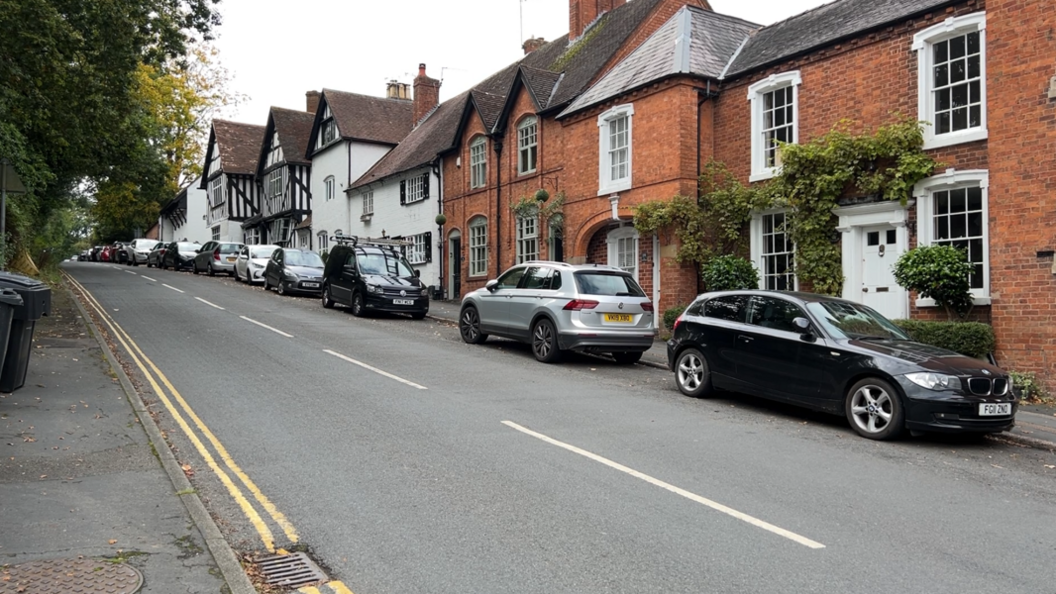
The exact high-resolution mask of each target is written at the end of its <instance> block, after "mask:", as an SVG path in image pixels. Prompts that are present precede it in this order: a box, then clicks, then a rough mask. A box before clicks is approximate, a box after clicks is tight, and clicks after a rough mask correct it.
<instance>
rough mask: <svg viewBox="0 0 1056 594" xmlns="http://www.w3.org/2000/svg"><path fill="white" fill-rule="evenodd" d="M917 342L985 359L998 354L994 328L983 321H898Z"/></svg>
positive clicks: (896, 322) (900, 326) (899, 325)
mask: <svg viewBox="0 0 1056 594" xmlns="http://www.w3.org/2000/svg"><path fill="white" fill-rule="evenodd" d="M894 322H895V324H896V325H897V326H898V327H899V328H901V329H903V330H905V331H906V334H909V337H910V338H912V339H913V340H915V341H917V342H923V343H924V344H930V345H932V346H937V347H940V348H944V349H948V350H951V351H953V352H955V353H960V354H962V355H965V356H968V357H975V358H976V359H985V358H987V356H989V355H990V353H992V352H994V349H995V347H996V345H997V340H996V339H995V338H994V329H993V327H992V326H990V325H989V324H983V323H981V322H928V321H924V320H894Z"/></svg>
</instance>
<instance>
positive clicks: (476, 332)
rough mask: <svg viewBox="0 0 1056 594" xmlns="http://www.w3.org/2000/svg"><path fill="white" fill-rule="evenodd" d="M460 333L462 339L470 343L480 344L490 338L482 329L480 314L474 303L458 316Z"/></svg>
mask: <svg viewBox="0 0 1056 594" xmlns="http://www.w3.org/2000/svg"><path fill="white" fill-rule="evenodd" d="M458 333H459V334H461V335H462V340H463V341H464V342H467V343H469V344H480V343H482V342H484V341H485V340H487V339H488V335H487V334H484V333H482V332H481V331H480V314H478V313H477V308H475V307H473V306H472V305H471V306H469V307H467V308H465V309H463V310H462V315H460V316H458Z"/></svg>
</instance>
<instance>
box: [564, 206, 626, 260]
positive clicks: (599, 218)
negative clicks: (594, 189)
mask: <svg viewBox="0 0 1056 594" xmlns="http://www.w3.org/2000/svg"><path fill="white" fill-rule="evenodd" d="M628 220H629V219H623V218H621V219H620V221H621V222H627V221H628ZM616 223H617V221H616V220H615V219H613V218H612V212H611V211H605V212H602V213H598V214H596V215H594V216H592V217H590V218H589V219H587V220H586V221H584V222H583V225H582V226H581V227H580V229H579V231H577V232H576V236H575V239H574V240H573V242H572V246H573V249H572V253H571V254H569V255H566V257H565V259H566V260H568V261H572V259H573V258H582V259H583V260H582V261H584V262H585V261H586V258H587V256H588V254H587V251H588V249H589V248H590V241H591V240H592V239H594V236H595V235H597V233H598V231H601V230H602V229H605V228H607V227H611V226H614V225H615V224H616ZM576 261H577V262H578V261H579V260H576Z"/></svg>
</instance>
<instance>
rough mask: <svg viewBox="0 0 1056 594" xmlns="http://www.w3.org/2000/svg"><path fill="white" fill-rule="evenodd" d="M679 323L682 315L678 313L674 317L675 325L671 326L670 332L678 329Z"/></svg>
mask: <svg viewBox="0 0 1056 594" xmlns="http://www.w3.org/2000/svg"><path fill="white" fill-rule="evenodd" d="M681 323H682V316H681V315H679V316H678V317H677V318H675V325H674V326H671V332H674V331H675V330H678V325H679V324H681Z"/></svg>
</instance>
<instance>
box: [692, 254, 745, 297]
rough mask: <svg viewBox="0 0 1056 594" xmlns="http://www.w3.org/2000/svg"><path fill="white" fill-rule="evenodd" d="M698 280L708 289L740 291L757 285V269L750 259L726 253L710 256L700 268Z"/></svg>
mask: <svg viewBox="0 0 1056 594" xmlns="http://www.w3.org/2000/svg"><path fill="white" fill-rule="evenodd" d="M700 280H702V281H703V282H704V288H705V289H707V290H708V291H741V290H745V289H755V288H758V287H759V271H757V270H756V269H755V266H752V263H751V261H750V260H747V259H745V258H742V257H740V256H735V255H733V254H726V255H725V256H717V257H715V258H712V259H711V260H710V261H709V262H708V263H707V264H705V265H704V266H703V267H701V269H700Z"/></svg>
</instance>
